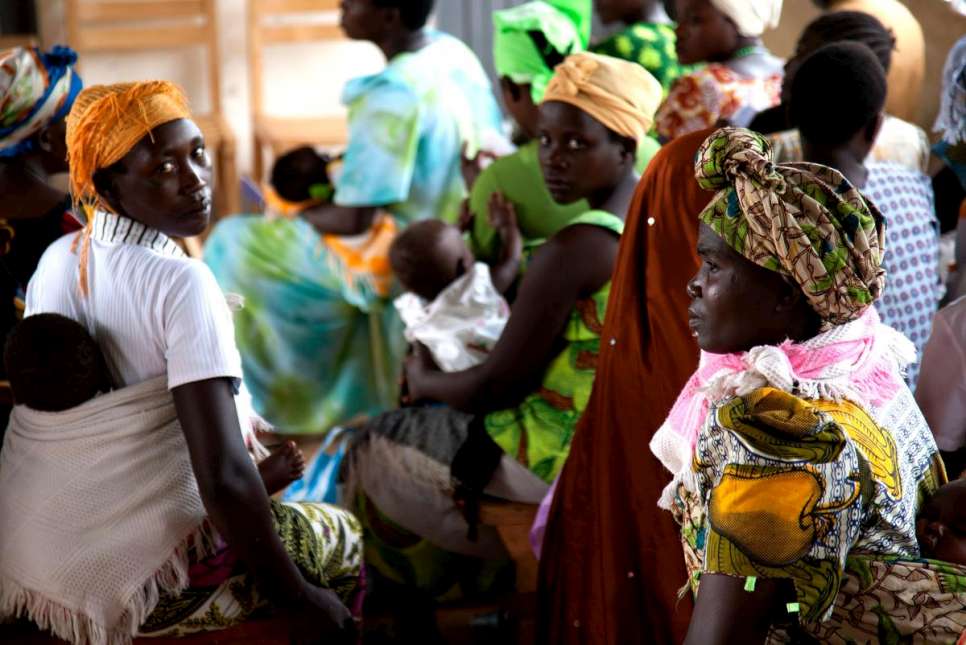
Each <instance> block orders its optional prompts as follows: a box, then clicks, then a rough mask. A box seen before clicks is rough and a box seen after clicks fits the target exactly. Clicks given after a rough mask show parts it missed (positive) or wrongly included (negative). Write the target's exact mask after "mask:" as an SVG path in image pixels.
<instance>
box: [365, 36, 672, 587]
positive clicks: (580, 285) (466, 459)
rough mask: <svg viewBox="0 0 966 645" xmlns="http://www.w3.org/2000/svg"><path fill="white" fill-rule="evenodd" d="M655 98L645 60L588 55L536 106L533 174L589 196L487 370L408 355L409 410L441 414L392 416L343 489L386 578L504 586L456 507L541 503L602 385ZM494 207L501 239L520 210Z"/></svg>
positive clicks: (530, 276)
mask: <svg viewBox="0 0 966 645" xmlns="http://www.w3.org/2000/svg"><path fill="white" fill-rule="evenodd" d="M660 97H661V87H660V84H659V83H658V82H657V81H656V80H655V79H654V78H653V77H651V76H650V75H649V74H648V73H647V72H645V71H644V70H643V69H642V68H641V67H640V66H638V65H634V64H631V63H627V62H624V61H619V60H617V59H613V58H609V57H604V56H599V55H596V54H588V53H581V54H575V55H573V56H570V57H569V58H567V59H566V60H565V61H564V63H563V64H561V65H560V66H558V67H557V70H556V73H555V75H554V77H553V79H552V80H551V81H550V84H549V86H548V88H547V92H546V95H545V98H544V101H543V103H542V104H541V106H540V116H539V126H538V135H539V145H540V148H539V157H540V165H541V168H542V172H543V176H544V179H545V181H546V184H547V188H548V189H549V190H550V192H551V194H552V196H553V198H554V199H555V200H556V201H557V202H560V203H571V202H576V201H578V200H581V199H586V200H587V202H588V203H589V206H590V208H589V210H588V211H587V212H586V213H584V214H583V215H581V216H579V217H577V218H576V219H574V220H573V221H571V222H570V223H569V224H568V225H567V226H566V227H564V228H563V229H561V230H560V231H558V232H557V233H556V234H555V235H553V236H552V237H551V238H550V239H549V240H548V241H547V242H546V243H545V244H544V245H543V246H541V247H540V249H539V250H538V251H537V252H536V253H535V254H534V255H533V257H532V259H531V260H530V261H529V263H528V266H527V267H526V271H525V273H524V277H523V278H522V280H521V281H520V283H519V285H518V286H517V288H516V298H515V300H514V302H513V307H512V313H511V314H510V316H509V320H508V321H507V323H506V327H505V329H504V330H503V333H502V335H500V337H499V340H498V341H496V343H495V345H494V346H493V347H492V350H491V351H489V353H488V355H487V356H486V357H485V359H484V360H483V361H482V362H480V363H479V364H477V365H475V366H474V367H471V368H469V369H463V370H461V371H455V372H443V371H441V370H440V369H439V368H438V367H437V365H436V363H435V362H434V360H433V356H431V355H430V352H429V350H427V349H426V348H425V347H423V346H421V345H419V344H417V345H415V348H414V352H413V353H412V355H411V356H409V358H408V359H407V360H406V363H405V370H404V371H405V381H406V386H407V388H408V399H409V400H410V401H411V402H413V403H414V404H419V403H421V402H427V401H432V402H437V403H442V404H445V405H437V406H434V407H425V406H419V405H414V406H413V407H407V408H403V409H401V410H397V411H394V412H390V413H386V414H384V415H382V416H380V417H378V418H376V419H375V420H373V421H372V422H371V423H369V424H368V425H367V426H366V427H365V428H364V431H363V432H362V434H361V436H360V438H359V440H358V441H357V442H356V443H355V445H354V447H353V449H352V451H351V452H350V455H349V458H348V462H349V466H348V480H349V494H350V495H351V496H352V497H350V499H351V500H352V501H353V502H354V503H357V504H358V511H359V514H360V515H361V519H362V521H363V523H364V524H365V525H367V528H368V529H369V531H370V537H371V540H369V541H368V542H367V547H366V548H367V550H366V559H367V562H369V563H370V564H371V565H372V567H373V568H374V569H375V570H376V571H377V572H378V573H379V574H381V575H383V576H385V577H387V578H389V579H391V580H393V581H395V582H397V583H401V584H405V585H408V586H415V587H418V588H419V589H421V590H422V591H424V592H426V593H428V594H431V595H433V596H437V597H438V596H443V595H449V596H452V595H454V594H455V595H458V594H460V593H462V592H473V591H478V590H480V589H483V588H486V587H488V586H492V585H493V583H494V582H498V581H499V573H498V571H497V570H495V569H490V568H488V567H486V566H484V565H482V564H481V561H480V560H479V559H480V558H483V559H484V560H489V561H494V560H499V559H500V558H501V557H505V552H504V550H503V547H502V545H501V544H500V542H499V539H498V537H497V536H496V534H495V531H493V530H492V529H491V528H488V527H483V526H481V527H476V526H475V522H473V517H472V512H469V513H467V515H468V516H469V517H468V518H466V517H464V513H463V511H464V510H468V511H472V509H473V507H474V504H475V500H476V499H477V498H478V496H479V495H480V494H481V493H484V492H485V493H486V494H489V495H495V496H497V497H501V498H504V499H509V500H516V501H524V502H531V503H534V502H539V501H540V500H541V498H542V497H543V495H544V494H545V493H546V492H547V489H548V487H549V484H550V482H552V481H553V479H554V478H555V477H556V475H557V473H558V472H559V470H560V468H561V466H562V465H563V462H564V460H565V459H566V456H567V453H568V448H569V445H570V440H571V438H572V435H573V432H574V428H575V426H576V423H577V420H578V419H579V417H580V415H581V413H582V411H583V409H584V406H585V405H586V403H587V399H588V397H589V395H590V390H591V387H592V384H593V378H594V367H595V361H596V356H597V352H598V349H599V346H600V331H601V328H602V321H603V319H604V313H605V309H606V305H607V297H608V293H609V290H610V277H611V272H612V270H613V266H614V262H615V258H616V256H617V249H618V243H619V240H620V234H621V231H622V230H623V216H624V213H625V212H626V210H627V207H628V204H629V202H630V199H631V197H632V195H633V192H634V188H635V186H636V183H637V175H636V173H635V171H634V161H635V151H636V141H637V140H638V139H640V138H641V137H643V136H644V135H645V133H646V132H647V131H648V130H649V129H650V126H651V122H652V118H653V114H654V111H655V109H656V107H657V104H658V102H659V101H660ZM496 206H497V208H496V209H495V210H496V211H497V212H496V213H494V214H493V215H494V217H493V219H494V220H495V222H494V223H495V225H496V228H497V229H498V230H501V229H503V228H504V227H503V225H502V222H504V221H505V220H506V219H510V220H512V216H513V207H512V205H511V204H509V203H508V202H505V201H502V200H497V203H496ZM458 255H459V254H458V253H455V251H454V257H457V256H458ZM444 293H445V292H444ZM451 469H452V477H451ZM451 481H454V482H456V484H455V486H454V485H452V484H451ZM454 494H457V495H458V496H459V497H462V498H463V499H464V500H465V502H466V503H465V504H463V505H462V506H463V508H459V507H458V506H457V504H456V503H454V501H453V496H454ZM468 520H469V521H468ZM400 532H401V533H402V534H405V535H407V538H406V539H405V540H400V539H399V535H400ZM468 533H478V536H476V537H477V539H475V540H471V539H468V538H467V536H468ZM400 545H404V546H400ZM390 562H391V563H394V565H395V566H390V564H389V563H390ZM400 562H406V565H404V566H399V563H400Z"/></svg>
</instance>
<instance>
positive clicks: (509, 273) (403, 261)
mask: <svg viewBox="0 0 966 645" xmlns="http://www.w3.org/2000/svg"><path fill="white" fill-rule="evenodd" d="M500 206H501V207H498V208H491V209H490V211H491V217H490V221H491V222H492V224H493V227H494V228H495V229H496V231H497V233H498V234H499V236H500V240H501V253H500V259H499V261H498V262H497V263H496V264H494V265H493V266H492V267H490V266H489V265H487V264H484V263H483V262H476V261H475V259H474V257H473V254H472V252H470V250H469V248H468V247H467V246H466V242H465V241H464V240H463V235H462V234H461V233H460V230H459V229H458V228H457V227H456V226H453V225H452V224H447V223H445V222H442V221H440V220H435V219H431V220H423V221H420V222H416V223H414V224H410V225H409V226H408V227H407V228H406V230H404V231H403V232H402V233H400V234H399V236H398V237H396V239H395V240H394V241H393V244H392V246H391V247H390V249H389V264H390V265H391V266H392V269H393V272H394V273H395V274H396V277H397V278H398V279H399V282H400V283H401V284H402V286H403V288H404V289H406V292H407V293H405V294H403V295H402V296H399V297H398V298H396V300H395V305H396V310H397V311H398V312H399V315H400V317H401V318H402V320H403V323H404V324H405V326H406V340H408V341H409V342H410V343H415V342H420V343H422V344H423V345H425V346H426V348H427V349H429V351H430V353H432V355H433V358H434V359H435V361H436V364H437V365H439V367H440V369H442V370H443V371H445V372H456V371H459V370H465V369H468V368H470V367H473V366H474V365H478V364H480V363H482V362H483V361H484V360H486V356H487V354H488V353H489V352H490V350H491V349H492V348H493V346H494V345H495V344H496V341H497V340H498V339H499V337H500V334H501V333H502V332H503V327H504V326H505V325H506V322H507V320H508V319H509V318H510V307H509V306H508V305H507V302H506V300H505V299H504V297H503V294H505V293H506V292H507V290H508V289H509V288H510V287H511V286H512V285H513V283H514V281H515V280H516V277H517V274H518V272H519V269H520V256H521V254H522V250H523V240H522V238H521V236H520V231H519V230H518V229H517V223H516V215H515V213H514V211H513V207H512V206H511V205H509V204H508V203H507V204H500Z"/></svg>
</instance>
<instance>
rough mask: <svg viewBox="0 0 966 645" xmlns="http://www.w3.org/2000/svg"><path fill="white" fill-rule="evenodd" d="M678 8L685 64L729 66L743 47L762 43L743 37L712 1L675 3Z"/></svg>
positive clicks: (678, 31) (680, 49)
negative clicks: (719, 64)
mask: <svg viewBox="0 0 966 645" xmlns="http://www.w3.org/2000/svg"><path fill="white" fill-rule="evenodd" d="M675 6H676V7H677V12H676V13H677V17H678V25H677V28H676V29H675V33H676V34H677V43H676V47H677V52H678V61H680V62H681V64H683V65H693V64H695V63H725V62H728V61H729V60H731V59H732V58H733V57H734V55H735V53H736V52H737V51H738V50H739V49H741V48H742V47H747V46H749V45H757V44H760V43H761V39H759V38H749V37H747V36H742V35H741V34H739V33H738V28H737V27H735V23H734V22H732V21H731V19H730V18H728V17H727V16H726V15H724V14H723V13H721V12H720V11H718V10H717V9H715V8H714V5H712V4H711V2H710V1H709V0H675Z"/></svg>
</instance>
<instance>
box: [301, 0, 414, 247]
mask: <svg viewBox="0 0 966 645" xmlns="http://www.w3.org/2000/svg"><path fill="white" fill-rule="evenodd" d="M340 25H341V27H342V30H343V31H344V32H345V34H346V36H348V37H349V38H351V39H353V40H366V41H369V42H371V43H372V44H374V45H376V46H377V47H378V48H379V49H380V50H381V51H382V53H383V55H384V56H385V57H386V60H392V59H393V58H394V57H396V56H397V55H398V54H402V53H404V52H414V51H419V50H420V49H422V48H423V47H425V46H426V44H427V43H428V42H429V41H428V39H427V37H426V34H425V32H424V31H423V30H422V29H418V30H415V31H413V30H411V29H409V28H408V27H406V25H404V24H403V22H402V18H401V17H400V15H399V9H397V8H395V7H391V8H390V7H378V6H376V4H375V3H374V2H373V0H342V14H341V17H340ZM386 206H388V204H368V205H365V206H338V205H336V204H321V205H319V206H314V207H312V208H308V209H306V210H304V211H302V213H301V214H300V215H301V217H302V218H303V219H304V220H305V221H306V222H308V223H309V224H311V225H312V227H313V228H314V229H315V230H316V231H318V232H319V234H320V235H326V234H330V235H359V234H360V233H364V232H365V231H367V230H369V228H370V227H371V226H372V222H373V220H374V219H375V216H376V211H377V210H378V209H380V208H385V207H386Z"/></svg>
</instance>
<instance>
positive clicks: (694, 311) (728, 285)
mask: <svg viewBox="0 0 966 645" xmlns="http://www.w3.org/2000/svg"><path fill="white" fill-rule="evenodd" d="M698 258H699V259H700V260H701V266H700V267H699V268H698V272H697V274H695V276H694V277H693V278H691V281H690V282H689V283H688V295H689V296H690V297H691V305H690V306H689V307H688V326H689V327H690V328H691V333H692V334H693V335H694V336H695V337H696V338H697V340H698V346H699V347H700V348H701V349H703V350H704V351H706V352H711V353H712V354H732V353H735V352H745V351H748V350H749V349H751V348H752V347H756V346H758V345H771V344H776V343H779V342H781V341H783V340H784V339H785V338H787V336H788V330H789V329H790V328H791V325H790V324H788V320H787V318H788V316H789V314H790V313H791V314H794V312H793V311H792V310H791V309H789V308H788V307H787V306H786V304H785V303H787V300H788V294H789V292H790V291H791V290H792V287H791V286H790V285H789V284H788V283H787V282H785V280H784V278H782V276H781V275H780V274H779V273H777V272H775V271H769V270H768V269H765V268H764V267H760V266H758V265H757V264H755V263H754V262H752V261H751V260H748V259H746V258H745V257H744V256H742V255H740V254H739V253H738V252H736V251H735V250H734V249H732V248H731V247H730V246H728V244H727V243H726V242H725V241H724V240H723V239H722V238H721V237H719V236H718V234H717V233H715V232H714V229H712V228H711V227H710V226H708V225H707V224H704V223H701V225H700V228H699V229H698Z"/></svg>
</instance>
